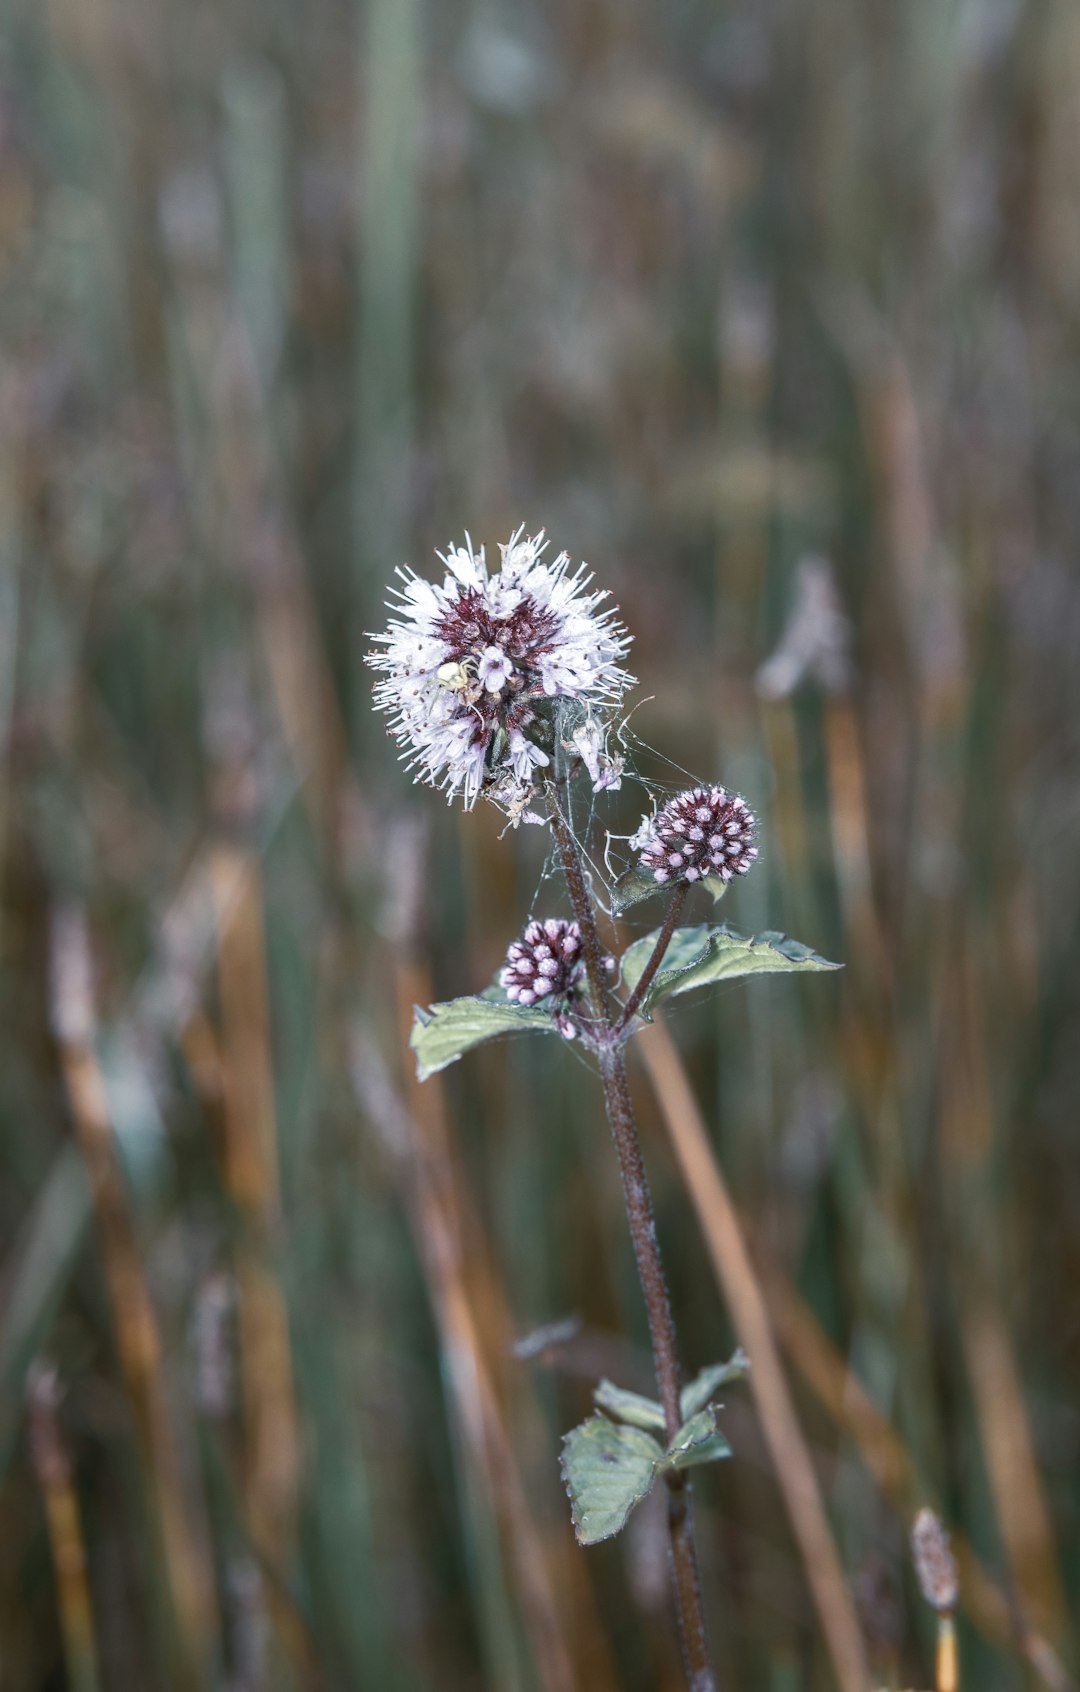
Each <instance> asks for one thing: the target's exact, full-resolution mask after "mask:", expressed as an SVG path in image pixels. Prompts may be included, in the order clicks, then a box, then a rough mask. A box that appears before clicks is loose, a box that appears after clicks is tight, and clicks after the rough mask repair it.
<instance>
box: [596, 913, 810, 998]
mask: <svg viewBox="0 0 1080 1692" xmlns="http://www.w3.org/2000/svg"><path fill="white" fill-rule="evenodd" d="M658 932H659V930H656V931H655V932H654V933H652V934H646V935H644V936H643V938H642V939H640V940H635V941H634V943H633V945H632V946H629V947H628V948H627V950H626V951H625V952H624V953H623V960H622V973H623V980H624V982H625V983H626V985H627V987H629V988H631V989H633V988H634V987H635V986H636V985H637V982H638V980H639V979H640V976H641V973H642V971H643V969H644V968H645V965H646V963H647V962H648V960H649V956H650V954H651V952H652V949H653V946H654V945H655V943H656V937H657V933H658ZM840 967H841V966H840V964H835V963H830V962H829V960H828V958H822V957H819V956H818V954H817V953H816V952H812V951H811V950H810V947H809V946H804V945H803V944H802V943H801V941H799V940H789V939H788V938H787V937H786V936H785V935H783V934H777V933H774V932H773V931H772V930H769V931H768V932H766V933H763V934H755V935H750V936H747V935H743V934H736V933H735V931H734V929H731V928H728V927H727V926H726V925H725V924H723V923H720V924H710V923H701V924H700V925H699V926H698V927H696V928H677V929H676V930H675V933H674V934H673V936H672V939H671V945H670V946H669V948H668V951H667V953H666V955H665V957H664V962H663V965H662V967H661V969H660V970H659V971H658V973H657V975H656V977H655V979H654V981H653V983H652V986H651V987H650V988H649V991H648V992H647V993H646V995H645V999H644V1002H643V1003H642V1006H641V1010H640V1012H639V1015H641V1016H642V1017H644V1019H645V1021H646V1022H648V1021H649V1020H650V1018H649V1015H648V1013H649V1011H650V1010H651V1009H652V1007H653V1006H654V1005H656V1004H657V1003H658V1002H659V1001H660V1000H661V999H666V998H668V997H670V996H672V995H674V994H678V993H690V992H692V991H693V989H694V988H695V987H707V986H710V985H711V984H712V983H713V982H716V981H732V980H734V979H735V978H736V976H741V975H785V974H788V973H791V972H795V971H802V970H822V969H839V968H840Z"/></svg>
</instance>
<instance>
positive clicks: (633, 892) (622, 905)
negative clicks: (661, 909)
mask: <svg viewBox="0 0 1080 1692" xmlns="http://www.w3.org/2000/svg"><path fill="white" fill-rule="evenodd" d="M664 891H665V889H664V888H663V887H662V886H661V884H660V883H659V882H658V881H657V879H656V877H655V876H654V875H653V873H652V871H651V870H645V869H642V868H641V866H640V864H635V865H634V867H633V869H628V870H627V872H626V874H625V875H620V877H619V879H618V881H616V882H615V884H614V886H613V887H612V889H611V910H612V914H613V915H614V916H622V914H623V912H624V911H628V910H629V909H630V908H631V906H632V905H640V903H641V901H642V899H648V898H649V897H650V896H651V895H652V894H653V893H663V892H664Z"/></svg>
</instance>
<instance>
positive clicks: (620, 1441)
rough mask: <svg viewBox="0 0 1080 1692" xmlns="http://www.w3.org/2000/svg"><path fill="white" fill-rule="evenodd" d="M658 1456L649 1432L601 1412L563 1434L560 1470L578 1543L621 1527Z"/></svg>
mask: <svg viewBox="0 0 1080 1692" xmlns="http://www.w3.org/2000/svg"><path fill="white" fill-rule="evenodd" d="M663 1458H664V1452H663V1450H662V1448H661V1446H660V1445H659V1444H658V1443H657V1441H656V1440H655V1439H653V1437H652V1435H651V1434H647V1433H643V1432H642V1431H641V1429H640V1428H628V1427H622V1426H620V1425H619V1424H618V1423H617V1422H609V1421H608V1419H607V1417H606V1416H600V1415H596V1416H590V1418H589V1420H588V1421H587V1422H582V1423H581V1425H580V1426H579V1427H576V1428H574V1429H572V1430H571V1432H570V1433H568V1434H567V1435H566V1436H565V1438H564V1439H563V1450H562V1459H561V1462H560V1469H561V1471H562V1477H563V1480H564V1482H565V1484H566V1491H567V1494H568V1496H569V1498H570V1511H571V1514H572V1516H573V1520H574V1532H575V1534H576V1535H577V1539H578V1544H579V1545H596V1544H598V1543H599V1541H600V1540H602V1539H610V1538H611V1537H612V1535H613V1534H616V1533H618V1532H619V1530H620V1529H621V1528H623V1527H625V1526H626V1521H627V1517H628V1516H629V1514H630V1512H631V1510H632V1509H633V1508H634V1506H635V1504H640V1503H641V1500H642V1499H643V1498H644V1497H646V1495H647V1494H648V1491H649V1488H650V1487H651V1486H652V1483H653V1479H654V1477H655V1475H656V1471H657V1469H658V1468H659V1466H660V1464H661V1462H662V1461H663Z"/></svg>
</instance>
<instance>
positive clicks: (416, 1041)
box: [409, 996, 559, 1081]
mask: <svg viewBox="0 0 1080 1692" xmlns="http://www.w3.org/2000/svg"><path fill="white" fill-rule="evenodd" d="M413 1015H414V1021H413V1028H412V1033H411V1035H410V1036H409V1045H410V1046H411V1047H412V1049H413V1051H414V1052H415V1053H416V1070H417V1074H418V1075H419V1077H420V1079H421V1081H426V1080H427V1078H428V1076H429V1075H434V1074H435V1073H436V1071H437V1070H440V1069H445V1068H446V1066H447V1064H450V1063H456V1062H457V1060H458V1058H459V1057H462V1056H463V1055H464V1053H465V1052H467V1051H470V1050H471V1049H472V1047H473V1046H479V1045H480V1044H481V1042H482V1041H484V1040H493V1039H494V1038H495V1036H496V1035H497V1034H557V1033H558V1032H559V1029H558V1025H557V1023H556V1022H555V1019H554V1017H553V1016H552V1015H551V1012H550V1011H546V1010H538V1009H534V1008H531V1007H525V1006H522V1005H512V1004H510V1003H509V1001H508V1000H506V999H502V998H495V997H494V996H493V997H491V998H488V997H486V996H485V997H483V998H480V997H467V998H463V999H447V1000H446V1001H445V1002H444V1003H442V1004H439V1005H432V1006H431V1007H430V1009H429V1010H421V1008H420V1006H419V1005H417V1006H416V1009H415V1011H414V1013H413Z"/></svg>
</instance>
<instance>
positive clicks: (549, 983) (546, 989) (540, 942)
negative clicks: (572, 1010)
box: [499, 917, 585, 1008]
mask: <svg viewBox="0 0 1080 1692" xmlns="http://www.w3.org/2000/svg"><path fill="white" fill-rule="evenodd" d="M584 969H585V960H584V958H583V957H582V955H581V930H580V928H579V927H578V925H577V923H576V922H566V921H564V920H563V918H562V917H548V918H547V920H546V922H530V923H529V924H528V926H527V927H526V929H525V932H524V934H523V935H522V936H521V939H520V940H515V941H514V942H513V944H512V945H511V947H510V949H509V951H508V952H507V954H506V967H505V968H504V969H503V971H502V973H501V974H500V976H499V985H500V986H501V987H503V988H504V989H505V991H506V996H507V998H508V999H511V1000H512V1001H513V1002H514V1003H515V1004H518V1005H535V1004H536V1003H537V1002H538V1000H541V999H544V1000H550V1001H551V1002H552V1008H554V1005H555V1004H556V1003H557V1002H561V1001H564V1000H566V999H568V998H569V997H570V995H571V994H572V993H573V992H574V990H575V988H576V986H577V984H578V982H579V981H580V979H581V977H582V974H583V972H584Z"/></svg>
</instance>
